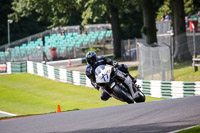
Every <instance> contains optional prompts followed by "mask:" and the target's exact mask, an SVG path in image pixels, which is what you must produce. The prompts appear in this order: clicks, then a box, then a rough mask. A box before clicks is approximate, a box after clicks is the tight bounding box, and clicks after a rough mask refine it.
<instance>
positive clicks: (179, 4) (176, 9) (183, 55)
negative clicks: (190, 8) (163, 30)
mask: <svg viewBox="0 0 200 133" xmlns="http://www.w3.org/2000/svg"><path fill="white" fill-rule="evenodd" d="M171 6H172V14H173V15H172V17H173V19H172V20H173V24H174V27H173V28H174V35H175V53H174V58H175V61H178V62H181V61H185V60H191V58H192V56H191V54H190V53H189V49H188V45H187V37H186V28H185V12H184V3H183V0H171Z"/></svg>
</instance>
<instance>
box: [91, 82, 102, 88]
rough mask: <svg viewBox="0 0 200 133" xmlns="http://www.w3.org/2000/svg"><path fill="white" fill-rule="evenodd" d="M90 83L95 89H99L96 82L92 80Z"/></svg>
mask: <svg viewBox="0 0 200 133" xmlns="http://www.w3.org/2000/svg"><path fill="white" fill-rule="evenodd" d="M92 85H93V86H94V88H95V89H97V90H99V89H100V87H99V86H98V85H97V83H94V82H92Z"/></svg>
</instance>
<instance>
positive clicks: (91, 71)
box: [85, 51, 136, 101]
mask: <svg viewBox="0 0 200 133" xmlns="http://www.w3.org/2000/svg"><path fill="white" fill-rule="evenodd" d="M86 61H87V63H88V65H87V67H86V72H85V73H86V75H87V77H88V78H89V79H90V80H91V84H92V85H93V86H94V88H95V89H97V90H99V88H100V87H99V86H98V85H97V84H96V79H95V69H96V68H97V67H98V66H99V65H106V64H108V65H112V66H114V67H115V68H118V69H119V70H120V71H122V72H124V73H125V74H127V75H129V76H130V78H131V79H132V81H133V83H136V79H135V78H133V77H132V76H131V75H130V74H129V71H128V67H127V66H126V65H125V64H121V65H118V62H117V61H113V60H111V59H110V58H107V57H105V56H98V57H97V55H96V53H95V52H94V51H89V52H88V53H87V54H86ZM125 84H126V83H125ZM110 97H111V96H110V95H109V94H108V93H106V92H105V91H103V89H101V99H102V100H103V101H107V100H108V99H109V98H110Z"/></svg>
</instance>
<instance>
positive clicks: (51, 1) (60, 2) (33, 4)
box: [9, 0, 83, 28]
mask: <svg viewBox="0 0 200 133" xmlns="http://www.w3.org/2000/svg"><path fill="white" fill-rule="evenodd" d="M81 4H82V3H77V2H76V1H73V0H14V1H13V3H12V9H13V11H14V13H12V14H10V15H9V17H10V18H12V19H14V20H15V21H16V22H17V21H18V20H20V19H21V18H23V17H28V16H30V15H31V14H34V13H36V14H38V19H37V20H38V21H44V20H45V21H46V22H47V23H49V28H52V27H56V26H64V25H67V24H70V23H71V24H72V25H76V24H78V23H81V21H82V20H81V15H80V14H81V12H82V7H83V6H82V5H81ZM77 14H79V15H77ZM72 18H76V20H75V21H74V19H72Z"/></svg>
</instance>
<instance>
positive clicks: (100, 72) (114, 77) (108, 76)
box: [95, 65, 145, 104]
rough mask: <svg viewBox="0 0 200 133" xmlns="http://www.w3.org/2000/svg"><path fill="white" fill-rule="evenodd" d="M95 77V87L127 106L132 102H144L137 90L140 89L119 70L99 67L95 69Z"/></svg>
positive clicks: (104, 66)
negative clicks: (125, 103)
mask: <svg viewBox="0 0 200 133" xmlns="http://www.w3.org/2000/svg"><path fill="white" fill-rule="evenodd" d="M95 77H96V83H97V85H98V86H100V87H101V88H102V89H103V90H104V91H105V92H107V93H108V94H109V95H110V96H112V97H113V98H115V99H117V100H120V101H122V102H127V103H128V104H131V103H134V101H135V102H136V103H139V102H145V95H144V93H143V92H142V91H141V90H140V89H139V88H140V87H139V86H138V85H136V84H134V83H133V82H132V79H131V78H130V76H128V75H127V74H126V73H123V72H122V71H120V70H119V69H117V68H115V67H112V66H108V65H100V66H98V67H97V68H96V69H95ZM124 82H126V84H124ZM127 84H128V86H127Z"/></svg>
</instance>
